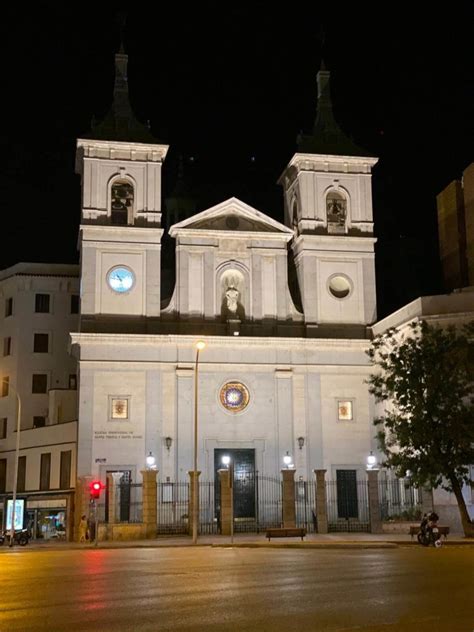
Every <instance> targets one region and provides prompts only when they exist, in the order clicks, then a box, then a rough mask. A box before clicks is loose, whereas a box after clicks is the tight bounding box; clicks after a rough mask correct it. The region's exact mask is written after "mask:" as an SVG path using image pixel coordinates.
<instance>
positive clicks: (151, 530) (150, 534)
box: [141, 470, 158, 538]
mask: <svg viewBox="0 0 474 632" xmlns="http://www.w3.org/2000/svg"><path fill="white" fill-rule="evenodd" d="M141 475H142V481H143V488H142V500H143V514H142V520H143V525H144V527H145V537H146V538H155V537H156V531H157V522H158V514H157V511H158V502H157V501H158V499H157V489H156V477H157V476H158V470H142V471H141Z"/></svg>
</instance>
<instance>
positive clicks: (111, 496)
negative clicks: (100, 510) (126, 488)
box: [107, 472, 122, 524]
mask: <svg viewBox="0 0 474 632" xmlns="http://www.w3.org/2000/svg"><path fill="white" fill-rule="evenodd" d="M121 479H122V472H109V473H108V474H107V491H108V494H107V523H108V524H115V523H116V522H120V481H121Z"/></svg>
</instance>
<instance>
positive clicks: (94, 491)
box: [89, 481, 105, 500]
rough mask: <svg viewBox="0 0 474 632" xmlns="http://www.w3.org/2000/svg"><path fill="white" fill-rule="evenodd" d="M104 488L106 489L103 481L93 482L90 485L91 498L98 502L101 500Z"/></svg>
mask: <svg viewBox="0 0 474 632" xmlns="http://www.w3.org/2000/svg"><path fill="white" fill-rule="evenodd" d="M104 488H105V485H103V484H102V483H101V481H92V483H91V484H90V485H89V489H90V493H91V498H92V499H94V500H96V499H97V498H100V492H101V491H102V490H103V489H104Z"/></svg>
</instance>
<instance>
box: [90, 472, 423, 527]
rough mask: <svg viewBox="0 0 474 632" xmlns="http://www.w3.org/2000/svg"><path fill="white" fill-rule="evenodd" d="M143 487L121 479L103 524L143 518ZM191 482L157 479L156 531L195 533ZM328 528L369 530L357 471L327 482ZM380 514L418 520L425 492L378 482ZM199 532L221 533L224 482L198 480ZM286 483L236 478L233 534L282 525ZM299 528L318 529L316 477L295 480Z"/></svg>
mask: <svg viewBox="0 0 474 632" xmlns="http://www.w3.org/2000/svg"><path fill="white" fill-rule="evenodd" d="M142 491H143V486H142V484H141V483H122V484H120V485H118V486H117V490H116V493H115V506H114V508H112V507H111V506H110V503H109V502H108V498H106V499H105V500H106V502H105V503H100V504H99V505H98V507H97V512H98V518H99V521H100V522H108V521H109V517H110V516H111V511H113V512H114V514H113V515H114V518H113V521H114V522H116V523H117V522H119V523H120V522H124V523H137V522H141V521H142V520H143V499H142ZM190 492H191V490H190V483H189V481H185V482H158V483H157V533H158V534H185V533H190V524H191V517H190V516H189V515H188V512H189V501H190ZM326 496H327V517H328V530H329V531H331V532H335V531H340V532H344V531H345V532H356V531H359V532H368V531H370V516H369V496H368V483H367V481H366V480H362V481H359V480H356V478H355V477H354V476H353V475H352V474H347V475H344V476H338V478H337V480H335V481H326ZM379 499H380V515H381V518H382V519H383V520H388V519H405V520H410V519H412V520H415V519H418V516H419V513H420V512H421V501H422V498H421V490H419V489H417V488H415V487H414V486H413V485H411V483H410V482H409V481H408V480H407V479H401V480H380V481H379ZM199 505H200V506H199V533H200V534H202V535H212V534H217V533H220V531H221V529H220V483H219V481H218V480H217V481H199ZM282 509H283V503H282V482H281V480H279V479H278V478H272V477H268V476H260V475H259V473H258V472H255V474H254V475H252V476H249V475H248V473H247V474H246V475H245V477H241V479H239V478H236V479H235V480H234V532H235V533H245V532H248V533H259V532H260V531H262V530H265V529H267V528H271V527H279V526H281V525H282ZM295 513H296V526H298V527H304V528H305V529H306V531H307V532H308V533H312V532H315V531H317V524H316V485H315V482H314V481H304V480H298V481H295Z"/></svg>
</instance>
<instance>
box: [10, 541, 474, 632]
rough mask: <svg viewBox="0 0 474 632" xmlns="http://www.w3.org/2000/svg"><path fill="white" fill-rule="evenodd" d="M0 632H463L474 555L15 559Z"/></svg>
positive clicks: (473, 594)
mask: <svg viewBox="0 0 474 632" xmlns="http://www.w3.org/2000/svg"><path fill="white" fill-rule="evenodd" d="M0 586H1V598H0V631H1V632H16V631H21V632H29V631H35V632H36V631H40V630H41V631H42V630H48V632H63V631H67V632H77V631H82V630H84V631H87V632H96V631H97V632H98V631H101V632H104V631H105V632H129V631H130V632H151V631H153V632H167V631H171V630H172V631H173V632H184V631H186V632H201V631H202V632H204V631H205V632H230V631H232V632H233V631H238V632H293V631H294V632H306V631H308V632H309V631H311V632H315V631H317V632H319V631H326V630H327V631H335V630H338V631H342V630H344V631H351V630H354V631H357V632H360V631H364V632H369V631H370V632H375V631H377V632H381V631H383V632H390V631H392V630H393V631H397V632H404V631H408V630H410V631H416V632H424V631H425V630H426V631H429V632H437V631H438V630H439V631H443V632H446V631H449V632H458V631H459V632H472V630H473V629H474V609H473V603H474V548H473V547H461V546H459V547H457V546H451V547H442V548H441V549H439V550H437V549H434V548H429V549H428V548H422V547H413V546H412V547H399V548H395V549H381V550H367V549H361V550H315V549H310V550H303V549H271V548H261V549H252V548H230V547H229V548H211V547H178V548H167V547H159V548H140V549H131V548H127V549H100V548H99V549H95V550H94V549H85V550H80V549H79V550H78V549H76V550H74V549H65V550H51V549H50V550H34V549H28V548H25V549H14V550H13V551H8V552H4V553H3V554H2V555H1V556H0Z"/></svg>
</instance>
